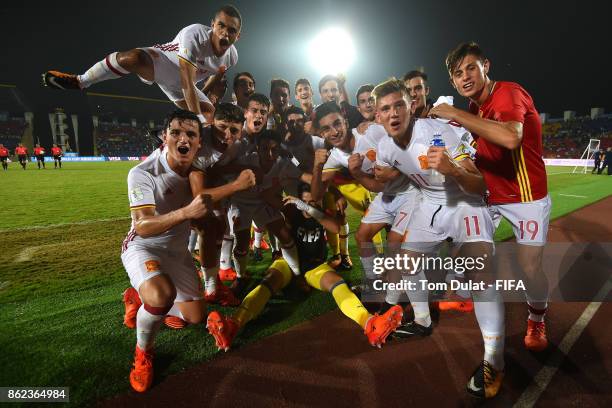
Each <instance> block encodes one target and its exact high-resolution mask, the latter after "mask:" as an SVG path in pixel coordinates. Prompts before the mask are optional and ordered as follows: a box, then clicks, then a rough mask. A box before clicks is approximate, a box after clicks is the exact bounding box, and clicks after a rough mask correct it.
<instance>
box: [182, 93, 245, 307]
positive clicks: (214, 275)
mask: <svg viewBox="0 0 612 408" xmlns="http://www.w3.org/2000/svg"><path fill="white" fill-rule="evenodd" d="M243 123H244V115H243V113H242V109H241V108H240V107H238V106H235V105H233V104H231V103H221V104H219V105H217V109H216V110H215V115H214V120H213V124H212V126H211V127H206V128H205V130H204V134H203V137H202V147H201V149H200V150H199V152H198V154H197V157H196V159H195V160H194V163H193V167H194V168H195V170H193V171H192V172H191V173H190V174H189V179H190V183H191V189H192V192H193V194H194V196H197V195H199V194H206V195H209V196H210V197H211V202H212V203H214V204H217V205H216V206H215V209H214V211H213V214H211V215H210V216H209V217H207V218H205V219H203V220H199V221H198V222H197V223H195V225H196V227H197V231H198V234H199V235H200V240H199V242H200V246H199V252H200V256H201V259H202V274H203V276H204V284H205V286H204V288H205V289H204V291H205V294H204V298H205V300H206V302H207V303H219V304H220V305H222V306H236V305H237V304H239V303H240V301H239V300H238V299H237V298H236V297H235V296H234V295H233V293H232V292H231V291H230V290H229V288H227V287H226V286H224V285H222V284H220V282H219V281H218V274H219V250H220V248H219V244H220V243H221V239H222V236H223V234H224V233H227V232H228V231H226V229H227V228H228V225H227V221H226V220H227V210H228V207H229V201H228V199H229V197H230V196H231V195H233V194H235V193H237V192H238V191H242V190H246V189H247V188H250V187H252V186H254V185H255V175H254V174H253V172H252V171H251V170H243V171H242V172H241V173H240V175H239V176H238V178H236V179H235V180H233V181H231V182H228V183H224V182H222V181H220V179H221V176H220V175H217V174H215V169H214V166H215V165H216V164H217V163H219V164H220V165H222V164H224V163H227V162H229V161H231V160H233V159H234V155H237V154H238V153H234V151H233V150H232V149H234V150H236V148H237V147H238V146H236V145H235V144H236V143H237V142H238V141H239V139H240V137H241V133H242V127H243Z"/></svg>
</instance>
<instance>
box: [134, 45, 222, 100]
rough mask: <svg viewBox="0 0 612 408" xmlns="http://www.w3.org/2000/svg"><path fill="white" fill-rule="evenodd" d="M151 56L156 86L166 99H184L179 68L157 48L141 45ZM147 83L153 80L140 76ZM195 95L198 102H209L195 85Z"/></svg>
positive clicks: (149, 83) (150, 83)
mask: <svg viewBox="0 0 612 408" xmlns="http://www.w3.org/2000/svg"><path fill="white" fill-rule="evenodd" d="M140 49H141V50H144V51H146V52H147V54H149V55H150V56H151V59H152V60H153V70H154V75H155V76H154V81H153V82H155V83H156V84H157V86H159V87H160V88H161V90H162V91H163V92H164V93H165V94H166V96H167V97H168V99H170V100H171V101H172V102H174V103H176V102H178V101H182V100H184V99H185V95H184V94H183V86H182V85H181V74H180V72H179V68H178V67H177V66H176V65H175V64H174V63H173V62H172V61H171V60H170V58H168V57H167V56H166V54H164V53H163V52H161V51H160V50H159V49H156V48H153V47H142V48H140ZM140 80H141V81H142V82H144V83H145V84H147V85H152V84H153V82H151V81H147V80H146V79H144V78H140ZM196 95H197V96H198V99H199V100H200V102H207V103H211V102H210V99H208V97H207V96H206V94H204V92H202V91H201V90H200V89H198V88H197V87H196Z"/></svg>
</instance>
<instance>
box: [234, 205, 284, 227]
mask: <svg viewBox="0 0 612 408" xmlns="http://www.w3.org/2000/svg"><path fill="white" fill-rule="evenodd" d="M282 218H283V216H282V214H281V213H280V211H279V210H277V209H274V208H272V206H270V205H269V204H266V203H261V204H234V203H232V204H231V205H230V208H229V210H228V212H227V220H228V222H229V225H230V234H231V235H234V234H235V233H236V232H239V231H244V230H245V229H250V228H251V223H252V222H255V224H256V225H257V227H259V228H265V227H266V225H268V224H270V223H272V222H274V221H277V220H280V219H282Z"/></svg>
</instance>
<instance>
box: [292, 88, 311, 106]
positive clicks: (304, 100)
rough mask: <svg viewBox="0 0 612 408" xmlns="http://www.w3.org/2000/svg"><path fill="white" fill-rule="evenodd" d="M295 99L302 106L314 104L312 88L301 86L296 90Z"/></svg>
mask: <svg viewBox="0 0 612 408" xmlns="http://www.w3.org/2000/svg"><path fill="white" fill-rule="evenodd" d="M295 99H296V100H297V101H298V102H299V103H301V104H312V88H311V87H310V85H308V84H299V85H298V86H297V87H296V88H295Z"/></svg>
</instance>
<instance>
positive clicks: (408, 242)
mask: <svg viewBox="0 0 612 408" xmlns="http://www.w3.org/2000/svg"><path fill="white" fill-rule="evenodd" d="M406 232H407V233H406V235H405V237H404V243H403V244H402V249H407V250H410V251H414V252H423V253H432V252H436V251H437V250H438V249H439V247H440V245H442V243H443V242H444V241H445V240H446V239H447V238H451V239H452V240H453V242H454V244H455V245H461V244H462V243H466V242H491V243H493V235H494V233H495V227H494V226H493V220H492V219H491V216H490V215H489V211H488V209H487V207H484V206H482V207H473V206H469V205H465V206H456V207H448V206H443V205H438V204H433V203H430V202H428V201H426V200H422V201H421V202H420V203H419V205H418V206H417V207H416V208H415V210H414V212H413V213H412V217H410V222H409V223H408V229H407V231H406Z"/></svg>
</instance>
